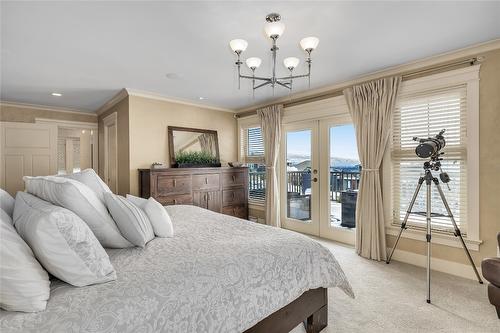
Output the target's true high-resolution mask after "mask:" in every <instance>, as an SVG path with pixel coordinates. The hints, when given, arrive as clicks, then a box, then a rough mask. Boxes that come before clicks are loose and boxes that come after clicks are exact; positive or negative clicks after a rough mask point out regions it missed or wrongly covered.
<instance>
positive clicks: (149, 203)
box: [127, 194, 174, 237]
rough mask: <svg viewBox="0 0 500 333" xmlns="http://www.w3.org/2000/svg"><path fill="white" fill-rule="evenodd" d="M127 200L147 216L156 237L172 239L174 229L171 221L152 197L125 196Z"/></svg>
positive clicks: (164, 210) (163, 208)
mask: <svg viewBox="0 0 500 333" xmlns="http://www.w3.org/2000/svg"><path fill="white" fill-rule="evenodd" d="M127 200H129V201H130V202H132V203H133V204H135V205H136V206H139V207H140V208H141V209H142V210H143V211H144V212H145V213H146V215H147V216H148V218H149V222H151V225H152V226H153V231H154V233H155V235H156V236H158V237H173V236H174V227H173V225H172V220H171V219H170V216H169V215H168V213H167V210H166V209H165V207H163V206H162V205H161V203H159V202H158V201H156V200H155V199H154V198H153V197H150V198H149V199H144V198H139V197H136V196H133V195H130V194H127Z"/></svg>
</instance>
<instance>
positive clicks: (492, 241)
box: [387, 50, 500, 265]
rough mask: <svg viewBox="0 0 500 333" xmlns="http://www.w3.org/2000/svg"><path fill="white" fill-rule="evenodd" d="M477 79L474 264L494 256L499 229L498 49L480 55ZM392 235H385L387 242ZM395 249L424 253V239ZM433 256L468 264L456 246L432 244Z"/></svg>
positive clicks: (499, 132)
mask: <svg viewBox="0 0 500 333" xmlns="http://www.w3.org/2000/svg"><path fill="white" fill-rule="evenodd" d="M481 55H482V56H484V57H485V59H484V61H483V62H482V64H481V69H480V73H479V75H480V81H479V110H480V111H479V133H480V134H479V146H480V147H479V171H480V174H479V195H480V198H479V202H480V204H479V210H480V216H479V235H480V238H481V240H482V241H483V244H481V245H480V248H479V252H477V251H471V254H472V256H473V257H474V260H475V262H476V265H479V264H480V261H481V260H482V259H483V258H486V257H493V256H496V253H497V241H496V234H497V233H498V232H500V189H499V186H500V50H495V51H491V52H488V53H484V54H481ZM394 241H395V237H394V236H390V235H388V236H387V245H388V246H391V247H392V245H393V244H394ZM398 249H400V250H403V251H409V252H414V253H418V254H422V255H425V253H426V252H425V242H421V241H416V240H411V239H401V241H400V243H399V244H398ZM432 255H433V256H434V257H437V258H441V259H445V260H450V261H454V262H458V263H463V264H468V261H467V258H466V257H465V253H464V252H463V250H462V249H460V248H453V247H449V246H444V245H433V246H432Z"/></svg>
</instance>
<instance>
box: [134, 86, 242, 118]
mask: <svg viewBox="0 0 500 333" xmlns="http://www.w3.org/2000/svg"><path fill="white" fill-rule="evenodd" d="M125 90H126V91H127V92H128V95H129V96H136V97H144V98H149V99H154V100H158V101H165V102H170V103H177V104H184V105H189V106H194V107H198V108H202V109H210V110H215V111H223V112H230V113H235V112H236V111H235V110H231V109H226V108H222V107H218V106H214V105H206V104H202V103H195V102H192V101H188V100H184V99H179V98H173V97H168V96H164V95H161V94H156V93H150V92H147V91H142V90H137V89H130V88H125Z"/></svg>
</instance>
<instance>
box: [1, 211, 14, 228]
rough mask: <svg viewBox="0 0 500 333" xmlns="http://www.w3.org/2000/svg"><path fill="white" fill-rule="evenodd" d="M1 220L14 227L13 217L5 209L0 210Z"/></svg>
mask: <svg viewBox="0 0 500 333" xmlns="http://www.w3.org/2000/svg"><path fill="white" fill-rule="evenodd" d="M0 219H1V220H2V221H4V222H9V223H10V224H12V225H13V223H12V217H10V216H9V215H8V214H7V213H6V212H5V211H4V210H3V209H0Z"/></svg>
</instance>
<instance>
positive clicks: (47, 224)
mask: <svg viewBox="0 0 500 333" xmlns="http://www.w3.org/2000/svg"><path fill="white" fill-rule="evenodd" d="M14 226H15V228H16V229H17V232H18V233H19V235H20V236H21V237H22V238H23V239H24V240H25V241H26V243H27V244H28V245H29V246H30V247H31V250H32V251H33V252H34V253H35V257H36V258H37V259H38V261H40V263H41V264H42V265H43V267H44V268H45V269H46V270H47V271H48V272H49V273H51V274H52V275H54V276H55V277H57V278H58V279H60V280H62V281H65V282H67V283H69V284H71V285H74V286H77V287H82V286H88V285H91V284H96V283H103V282H108V281H112V280H116V273H115V269H114V268H113V265H111V262H110V261H109V257H108V254H107V253H106V251H104V249H103V248H102V246H101V244H99V241H98V240H97V238H96V237H95V236H94V234H93V233H92V231H91V230H90V229H89V227H88V226H87V224H86V223H85V222H84V221H83V220H82V219H81V218H79V217H78V216H76V215H75V213H73V212H72V211H70V210H67V209H65V208H62V207H59V206H54V205H52V204H50V203H48V202H46V201H43V200H41V199H39V198H37V197H35V196H33V195H31V194H28V193H24V192H19V193H18V194H17V196H16V207H15V209H14Z"/></svg>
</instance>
